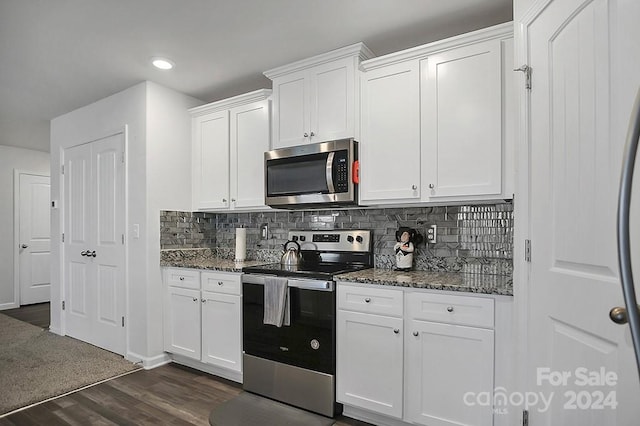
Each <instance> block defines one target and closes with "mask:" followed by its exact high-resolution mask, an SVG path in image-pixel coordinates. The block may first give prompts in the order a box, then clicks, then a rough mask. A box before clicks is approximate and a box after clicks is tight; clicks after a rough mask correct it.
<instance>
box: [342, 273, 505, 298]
mask: <svg viewBox="0 0 640 426" xmlns="http://www.w3.org/2000/svg"><path fill="white" fill-rule="evenodd" d="M336 281H345V282H354V283H362V284H377V285H387V286H396V287H411V288H424V289H434V290H448V291H463V292H468V293H483V294H497V295H504V296H513V279H512V278H511V277H509V276H504V275H490V274H470V273H464V272H430V271H408V272H403V271H394V270H389V269H377V268H372V269H364V270H362V271H356V272H350V273H348V274H342V275H338V276H337V277H336Z"/></svg>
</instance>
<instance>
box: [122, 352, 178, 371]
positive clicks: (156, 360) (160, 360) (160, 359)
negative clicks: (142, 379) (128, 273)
mask: <svg viewBox="0 0 640 426" xmlns="http://www.w3.org/2000/svg"><path fill="white" fill-rule="evenodd" d="M124 358H125V359H126V360H127V361H131V362H133V363H134V364H140V365H142V368H144V369H145V370H151V369H153V368H157V367H160V366H161V365H165V364H169V363H170V362H171V358H170V357H169V355H167V354H166V353H162V354H160V355H156V356H153V357H146V356H142V355H138V354H136V353H134V352H127V355H126V356H125V357H124Z"/></svg>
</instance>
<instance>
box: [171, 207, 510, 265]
mask: <svg viewBox="0 0 640 426" xmlns="http://www.w3.org/2000/svg"><path fill="white" fill-rule="evenodd" d="M264 224H266V225H267V227H268V238H266V239H261V238H260V226H261V225H264ZM432 224H435V225H437V228H438V229H437V233H438V238H437V242H436V243H435V244H427V243H422V244H421V245H419V246H418V247H417V248H416V252H415V254H414V269H418V270H425V271H460V272H482V273H492V274H498V275H511V274H512V270H513V266H512V265H513V262H512V257H513V252H512V248H513V205H512V204H511V203H505V204H484V205H477V206H475V205H463V206H448V207H447V206H443V207H411V208H385V209H380V208H375V209H362V208H356V209H348V210H323V211H304V210H296V211H269V212H249V213H203V212H176V211H162V212H161V213H160V229H161V237H160V247H161V248H162V249H182V248H215V249H217V250H216V252H217V254H218V256H220V257H225V258H233V256H234V248H235V228H237V227H245V228H247V256H248V258H249V259H255V260H262V259H264V260H271V259H278V258H279V254H280V253H281V252H282V245H283V244H284V243H285V242H286V241H287V232H288V231H289V230H291V229H321V230H330V229H354V228H358V229H360V228H361V229H371V230H372V231H373V236H374V258H375V264H376V267H378V268H389V269H391V268H393V267H394V266H395V257H394V251H393V246H394V244H395V243H396V240H395V233H396V231H397V230H398V228H399V227H402V226H406V227H410V228H414V229H416V230H417V231H418V232H419V233H421V234H422V235H423V236H426V232H427V228H428V227H429V225H432Z"/></svg>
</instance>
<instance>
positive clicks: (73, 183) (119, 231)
mask: <svg viewBox="0 0 640 426" xmlns="http://www.w3.org/2000/svg"><path fill="white" fill-rule="evenodd" d="M123 147H124V135H123V134H117V135H114V136H111V137H108V138H105V139H101V140H98V141H95V142H91V143H87V144H83V145H79V146H76V147H73V148H70V149H67V150H66V151H65V192H64V194H65V242H64V254H65V256H64V259H65V267H64V270H65V281H64V291H65V301H66V307H65V314H66V315H65V321H66V334H68V335H70V336H72V337H75V338H77V339H80V340H83V341H86V342H89V343H91V344H94V345H96V346H99V347H101V348H104V349H108V350H110V351H112V352H116V353H119V354H124V351H125V334H124V328H123V327H124V325H123V322H124V320H123V318H124V310H125V297H124V291H125V285H124V280H125V272H124V266H125V265H124V260H125V251H124V164H123V161H122V159H123V152H124V151H123Z"/></svg>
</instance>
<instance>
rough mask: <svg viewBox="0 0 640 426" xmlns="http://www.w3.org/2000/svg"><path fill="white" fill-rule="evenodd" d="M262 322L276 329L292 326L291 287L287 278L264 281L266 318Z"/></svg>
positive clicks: (266, 279)
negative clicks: (290, 308)
mask: <svg viewBox="0 0 640 426" xmlns="http://www.w3.org/2000/svg"><path fill="white" fill-rule="evenodd" d="M262 322H263V323H264V324H266V325H275V326H276V327H282V326H283V325H289V324H290V314H289V286H288V281H287V279H286V278H280V277H266V278H265V279H264V316H263V319H262Z"/></svg>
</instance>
